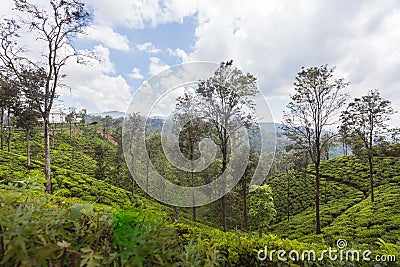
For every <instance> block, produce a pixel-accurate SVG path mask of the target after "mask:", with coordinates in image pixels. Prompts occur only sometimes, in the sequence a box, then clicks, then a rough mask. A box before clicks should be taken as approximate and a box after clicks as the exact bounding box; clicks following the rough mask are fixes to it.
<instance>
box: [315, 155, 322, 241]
mask: <svg viewBox="0 0 400 267" xmlns="http://www.w3.org/2000/svg"><path fill="white" fill-rule="evenodd" d="M319 165H320V162H319V160H318V159H317V162H316V163H315V233H316V234H320V233H321V222H320V217H319V196H320V183H321V181H320V180H321V177H320V174H319Z"/></svg>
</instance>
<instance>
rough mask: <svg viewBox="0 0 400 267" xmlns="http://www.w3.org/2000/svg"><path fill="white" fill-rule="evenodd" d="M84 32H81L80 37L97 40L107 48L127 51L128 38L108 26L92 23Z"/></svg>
mask: <svg viewBox="0 0 400 267" xmlns="http://www.w3.org/2000/svg"><path fill="white" fill-rule="evenodd" d="M86 33H87V35H82V34H81V35H80V37H81V38H88V39H92V40H95V41H99V42H101V43H103V44H104V45H105V46H107V47H109V48H113V49H117V50H121V51H129V40H128V38H127V37H126V36H123V35H121V34H119V33H116V32H114V31H113V29H111V28H110V27H107V26H100V25H93V26H89V27H87V28H86Z"/></svg>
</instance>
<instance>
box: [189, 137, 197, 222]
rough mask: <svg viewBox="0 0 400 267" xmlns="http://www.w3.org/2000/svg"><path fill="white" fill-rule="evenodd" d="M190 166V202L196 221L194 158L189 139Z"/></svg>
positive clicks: (192, 146)
mask: <svg viewBox="0 0 400 267" xmlns="http://www.w3.org/2000/svg"><path fill="white" fill-rule="evenodd" d="M190 142H191V143H190V167H191V172H190V174H191V176H192V190H193V191H192V204H193V208H192V210H193V221H194V222H196V203H195V195H194V164H193V158H194V144H193V143H192V141H190Z"/></svg>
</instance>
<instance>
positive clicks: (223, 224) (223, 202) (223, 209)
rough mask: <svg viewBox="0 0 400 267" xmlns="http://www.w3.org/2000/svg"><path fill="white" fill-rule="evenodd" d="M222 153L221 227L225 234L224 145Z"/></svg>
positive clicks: (225, 160) (225, 153)
mask: <svg viewBox="0 0 400 267" xmlns="http://www.w3.org/2000/svg"><path fill="white" fill-rule="evenodd" d="M223 146H224V147H223V151H222V176H223V177H222V179H223V180H222V181H223V182H222V193H223V197H222V227H223V229H224V232H226V195H225V187H226V176H225V170H226V165H227V150H226V145H225V144H223Z"/></svg>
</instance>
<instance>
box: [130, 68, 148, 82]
mask: <svg viewBox="0 0 400 267" xmlns="http://www.w3.org/2000/svg"><path fill="white" fill-rule="evenodd" d="M129 77H131V78H132V79H135V80H142V79H144V76H143V75H142V74H140V69H138V68H133V70H132V73H131V74H129Z"/></svg>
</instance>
